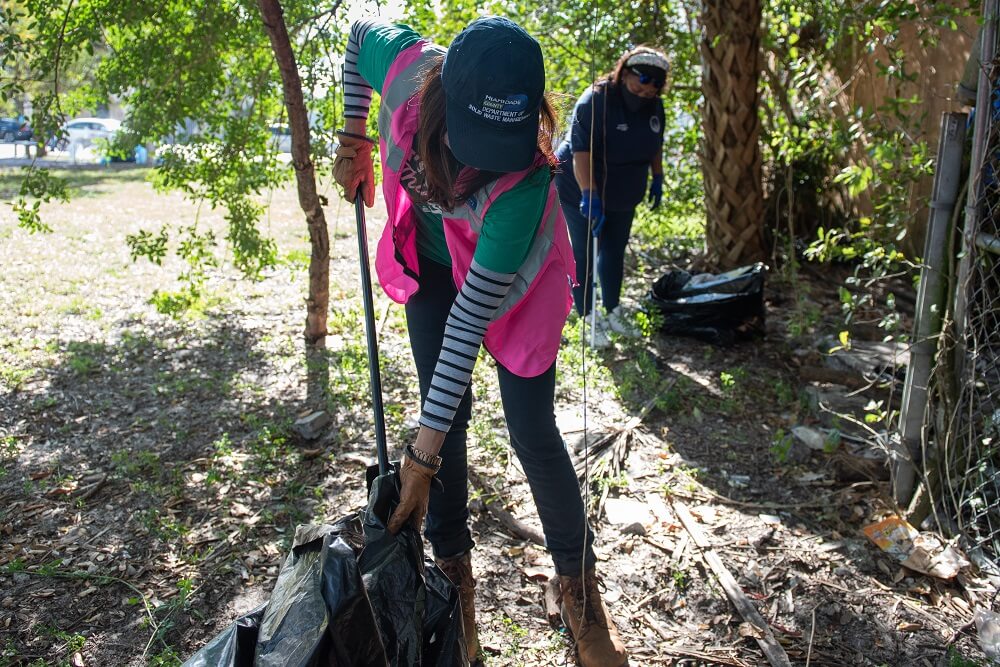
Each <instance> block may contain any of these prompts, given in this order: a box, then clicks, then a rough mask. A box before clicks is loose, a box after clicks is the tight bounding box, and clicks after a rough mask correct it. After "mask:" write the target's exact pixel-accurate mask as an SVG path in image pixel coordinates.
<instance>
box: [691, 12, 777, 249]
mask: <svg viewBox="0 0 1000 667" xmlns="http://www.w3.org/2000/svg"><path fill="white" fill-rule="evenodd" d="M760 23H761V4H760V0H704V5H703V10H702V25H703V26H704V30H705V33H704V37H703V39H702V41H701V55H702V92H703V94H704V96H705V104H704V106H703V109H702V127H703V130H704V140H703V141H704V143H703V145H702V150H701V154H700V156H699V157H700V158H701V166H702V172H703V174H704V178H705V207H706V212H707V217H708V219H707V224H706V229H705V242H706V245H707V249H708V255H709V260H710V261H711V262H712V263H713V264H716V265H718V266H720V267H721V268H724V269H729V268H734V267H736V266H740V265H742V264H748V263H751V262H756V261H761V260H763V259H765V258H766V257H767V255H768V252H767V248H766V247H765V240H764V219H763V215H764V196H763V188H762V185H761V153H760V144H759V140H760V116H758V113H757V110H758V104H759V101H760V94H759V92H758V89H757V85H758V82H759V79H760V72H761V64H762V56H761V50H760V30H761V27H760Z"/></svg>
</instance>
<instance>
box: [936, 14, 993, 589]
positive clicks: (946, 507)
mask: <svg viewBox="0 0 1000 667" xmlns="http://www.w3.org/2000/svg"><path fill="white" fill-rule="evenodd" d="M995 6H996V5H995V4H994V7H995ZM994 25H995V16H994ZM991 37H993V39H990V38H988V39H987V40H986V41H984V42H983V46H984V53H983V57H982V62H983V69H984V73H985V75H986V76H985V79H986V81H988V83H989V88H988V89H987V90H988V91H989V94H988V96H986V100H985V101H986V102H987V103H986V104H983V101H984V95H982V94H980V96H979V103H978V104H977V108H976V111H975V114H976V116H977V118H975V119H974V121H973V123H972V126H973V128H974V131H973V132H972V150H971V155H972V160H971V164H970V167H969V179H970V180H969V182H968V185H967V187H968V188H971V194H970V193H969V192H968V191H966V198H965V202H966V204H967V208H965V209H964V210H961V208H962V207H961V206H959V207H958V208H959V209H960V210H959V211H957V213H958V214H959V215H957V216H956V218H957V220H956V222H959V221H962V220H964V228H962V226H961V225H959V227H960V229H959V231H958V232H957V233H956V236H955V243H956V245H957V246H959V248H956V250H957V252H954V253H951V257H953V258H955V259H954V260H953V262H954V266H955V270H954V272H953V273H952V275H951V277H950V280H951V286H953V288H954V289H951V290H949V294H950V295H953V297H954V300H953V302H952V303H951V304H950V306H949V308H948V310H949V311H950V315H951V317H950V319H951V322H950V326H946V328H945V330H944V331H943V333H942V335H941V337H940V345H939V346H938V352H937V356H936V359H935V369H934V375H933V377H932V380H931V387H930V389H931V392H930V394H931V398H932V405H933V407H932V408H931V409H930V410H928V411H927V412H926V413H925V420H926V422H925V429H926V432H925V436H926V438H927V440H929V441H933V442H934V443H935V445H936V447H937V455H936V456H935V457H933V459H932V460H933V461H934V462H935V463H936V469H933V470H931V469H928V470H925V474H926V475H927V476H928V478H929V479H935V480H936V481H938V482H939V483H933V484H930V486H931V488H936V489H937V491H936V492H935V493H934V494H933V495H934V496H935V500H936V501H937V502H935V503H934V505H935V509H936V510H937V517H938V521H939V524H941V525H943V527H945V528H946V531H947V532H952V533H957V534H961V535H962V536H963V537H964V539H965V540H966V541H967V547H968V549H969V552H970V555H972V557H973V559H974V560H976V561H977V562H978V563H979V564H980V565H981V566H986V567H989V568H990V569H992V570H993V571H994V572H996V571H997V567H998V565H1000V50H998V49H996V48H995V42H996V40H995V30H994V31H993V35H992V36H991ZM987 44H990V46H991V47H992V48H990V49H989V52H986V51H985V49H986V48H987ZM988 53H991V54H992V57H988V55H987V54H988ZM983 83H984V77H983V76H982V75H981V76H980V79H979V87H980V88H982V87H983ZM983 114H985V115H986V117H985V118H983V117H982V115H983ZM928 468H930V466H928Z"/></svg>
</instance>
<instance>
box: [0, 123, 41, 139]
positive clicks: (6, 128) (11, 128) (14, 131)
mask: <svg viewBox="0 0 1000 667" xmlns="http://www.w3.org/2000/svg"><path fill="white" fill-rule="evenodd" d="M33 136H34V132H33V131H32V129H31V126H30V125H28V123H27V122H24V121H20V120H18V119H16V118H0V142H3V143H5V144H9V143H11V142H12V141H31V137H33Z"/></svg>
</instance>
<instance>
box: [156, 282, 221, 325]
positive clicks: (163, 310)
mask: <svg viewBox="0 0 1000 667" xmlns="http://www.w3.org/2000/svg"><path fill="white" fill-rule="evenodd" d="M223 303H224V299H223V298H222V297H221V296H219V295H217V294H211V293H209V292H207V291H204V290H202V289H201V288H200V287H198V286H195V285H192V284H190V283H189V284H187V285H185V286H184V287H182V288H181V289H179V290H175V291H170V290H156V291H154V292H153V296H151V297H150V298H149V304H150V305H152V306H153V308H155V309H156V312H158V313H160V314H161V315H167V316H169V317H172V318H174V319H178V320H180V319H186V320H199V319H203V318H204V317H205V316H206V314H207V312H208V311H209V310H210V309H211V308H213V307H218V306H220V305H221V304H223Z"/></svg>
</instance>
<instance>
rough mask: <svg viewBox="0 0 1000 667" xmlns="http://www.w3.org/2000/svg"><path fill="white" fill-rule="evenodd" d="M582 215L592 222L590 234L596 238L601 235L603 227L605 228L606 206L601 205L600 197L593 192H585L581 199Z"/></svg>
mask: <svg viewBox="0 0 1000 667" xmlns="http://www.w3.org/2000/svg"><path fill="white" fill-rule="evenodd" d="M580 213H582V214H583V217H584V218H586V219H587V220H588V221H589V222H590V233H591V234H593V235H594V236H600V235H601V227H603V226H604V206H603V205H602V204H601V198H600V196H599V195H598V194H597V193H596V192H594V191H593V190H584V191H583V196H581V197H580Z"/></svg>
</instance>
